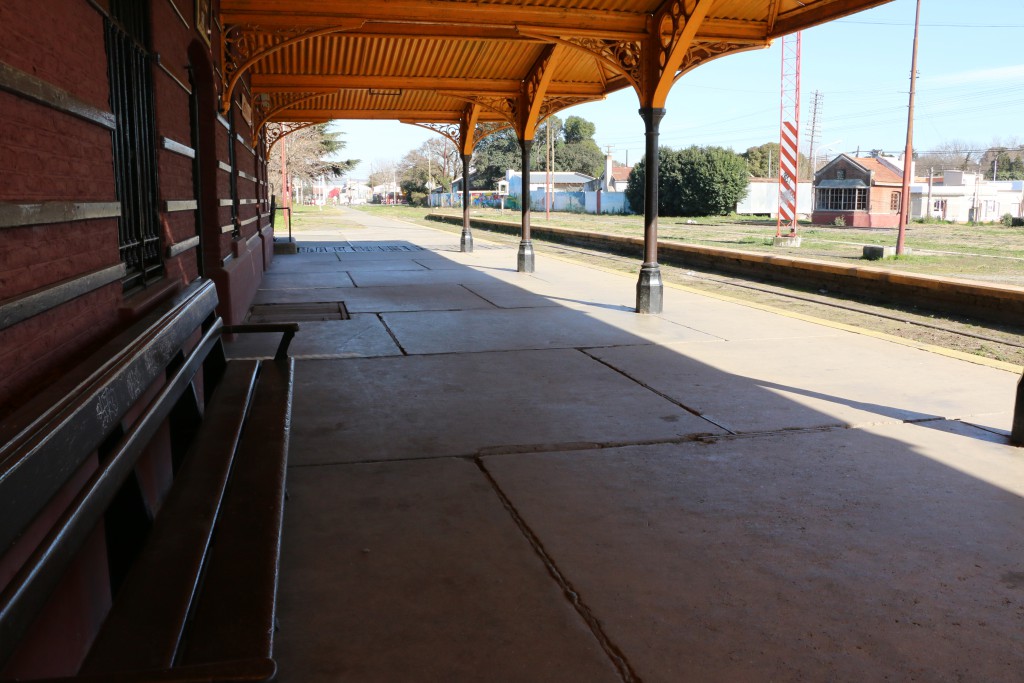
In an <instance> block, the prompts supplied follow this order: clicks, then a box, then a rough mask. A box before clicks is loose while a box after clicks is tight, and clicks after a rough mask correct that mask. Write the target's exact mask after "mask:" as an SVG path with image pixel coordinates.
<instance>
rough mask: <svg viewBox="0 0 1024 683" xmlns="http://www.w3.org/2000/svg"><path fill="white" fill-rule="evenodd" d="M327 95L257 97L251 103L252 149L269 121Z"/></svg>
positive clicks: (264, 95)
mask: <svg viewBox="0 0 1024 683" xmlns="http://www.w3.org/2000/svg"><path fill="white" fill-rule="evenodd" d="M328 94H329V93H312V94H310V93H282V94H279V95H276V96H274V98H273V100H272V99H271V96H270V95H267V94H266V93H263V94H260V95H257V96H256V97H255V99H254V101H253V125H252V140H253V143H252V144H253V147H254V148H255V147H256V141H257V140H258V139H259V136H260V131H261V130H262V129H263V127H264V126H266V125H267V124H269V123H270V119H272V118H273V117H275V116H277V115H278V114H280V113H282V112H284V111H287V110H288V109H291V108H292V107H294V106H297V105H299V104H302V103H304V102H309V101H311V100H315V99H317V98H319V97H324V96H325V95H328Z"/></svg>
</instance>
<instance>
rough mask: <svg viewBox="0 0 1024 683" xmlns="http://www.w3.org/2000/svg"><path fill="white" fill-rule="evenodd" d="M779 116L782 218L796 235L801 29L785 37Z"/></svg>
mask: <svg viewBox="0 0 1024 683" xmlns="http://www.w3.org/2000/svg"><path fill="white" fill-rule="evenodd" d="M780 109H781V114H780V117H779V122H780V126H779V220H778V224H777V225H776V228H775V236H776V237H780V236H781V235H782V228H783V226H786V227H788V228H789V234H790V235H796V227H797V222H796V191H797V186H798V183H799V179H800V175H799V171H800V168H799V164H800V33H799V32H797V33H796V34H794V35H789V36H783V38H782V105H781V107H780Z"/></svg>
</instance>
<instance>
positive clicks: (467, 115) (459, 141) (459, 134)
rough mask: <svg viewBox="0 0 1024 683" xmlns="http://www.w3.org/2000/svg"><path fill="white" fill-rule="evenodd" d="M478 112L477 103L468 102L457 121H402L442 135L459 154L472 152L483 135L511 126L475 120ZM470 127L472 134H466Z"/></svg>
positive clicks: (501, 122) (503, 123) (504, 123)
mask: <svg viewBox="0 0 1024 683" xmlns="http://www.w3.org/2000/svg"><path fill="white" fill-rule="evenodd" d="M479 113H480V107H479V105H476V104H473V103H470V104H469V105H467V106H466V109H465V110H464V112H463V116H462V120H461V121H459V123H423V122H419V121H403V123H408V124H411V125H413V126H419V127H420V128H426V129H427V130H431V131H433V132H435V133H437V134H439V135H443V136H444V137H446V138H448V139H449V140H451V141H452V144H454V145H455V148H456V149H458V150H459V153H460V154H472V153H473V150H474V149H476V146H477V144H479V142H480V141H481V140H483V139H484V138H485V137H487V136H488V135H492V134H494V133H497V132H498V131H500V130H506V129H508V128H511V127H512V124H511V123H508V122H506V121H483V122H480V121H477V118H478V117H479ZM471 127H472V131H473V134H472V135H467V131H468V130H470V128H471Z"/></svg>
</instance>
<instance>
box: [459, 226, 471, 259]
mask: <svg viewBox="0 0 1024 683" xmlns="http://www.w3.org/2000/svg"><path fill="white" fill-rule="evenodd" d="M459 249H460V250H461V251H464V252H466V253H469V252H471V251H473V233H471V232H470V231H469V228H463V229H462V238H461V239H460V240H459Z"/></svg>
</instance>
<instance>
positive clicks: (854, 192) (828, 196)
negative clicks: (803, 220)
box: [815, 187, 868, 211]
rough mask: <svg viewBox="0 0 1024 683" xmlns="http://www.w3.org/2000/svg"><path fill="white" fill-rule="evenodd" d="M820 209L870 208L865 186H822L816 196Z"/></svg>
mask: <svg viewBox="0 0 1024 683" xmlns="http://www.w3.org/2000/svg"><path fill="white" fill-rule="evenodd" d="M815 199H816V201H815V207H816V208H817V210H819V211H864V210H866V209H867V208H868V190H867V188H865V187H841V188H837V187H820V188H818V191H817V193H816V197H815Z"/></svg>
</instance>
